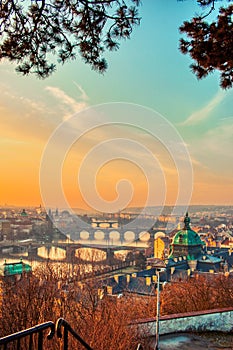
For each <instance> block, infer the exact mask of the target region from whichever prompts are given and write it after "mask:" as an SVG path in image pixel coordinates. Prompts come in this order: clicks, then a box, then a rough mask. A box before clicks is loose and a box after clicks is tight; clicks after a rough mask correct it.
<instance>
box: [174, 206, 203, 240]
mask: <svg viewBox="0 0 233 350" xmlns="http://www.w3.org/2000/svg"><path fill="white" fill-rule="evenodd" d="M189 224H190V218H189V216H188V213H186V216H185V218H184V228H183V230H180V231H178V232H177V233H176V234H175V236H174V238H173V241H172V244H181V245H203V244H204V242H203V241H202V240H201V239H200V237H199V235H198V234H197V233H196V232H195V231H193V230H192V229H191V228H190V226H189Z"/></svg>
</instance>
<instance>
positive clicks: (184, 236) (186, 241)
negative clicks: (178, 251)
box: [172, 229, 205, 245]
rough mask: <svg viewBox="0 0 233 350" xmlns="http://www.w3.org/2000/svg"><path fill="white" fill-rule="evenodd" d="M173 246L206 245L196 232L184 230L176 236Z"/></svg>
mask: <svg viewBox="0 0 233 350" xmlns="http://www.w3.org/2000/svg"><path fill="white" fill-rule="evenodd" d="M172 244H181V245H204V244H205V243H204V242H203V241H202V240H201V239H200V237H199V235H198V234H197V233H196V232H195V231H193V230H191V229H189V230H185V229H183V230H180V231H178V232H177V233H176V234H175V236H174V238H173V241H172Z"/></svg>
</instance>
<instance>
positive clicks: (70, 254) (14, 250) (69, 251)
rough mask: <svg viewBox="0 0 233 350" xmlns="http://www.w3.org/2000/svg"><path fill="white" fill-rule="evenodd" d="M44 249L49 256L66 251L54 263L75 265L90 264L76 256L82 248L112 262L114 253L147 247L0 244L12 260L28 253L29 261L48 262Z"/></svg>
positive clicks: (35, 243)
mask: <svg viewBox="0 0 233 350" xmlns="http://www.w3.org/2000/svg"><path fill="white" fill-rule="evenodd" d="M42 247H44V248H45V249H46V250H47V253H48V256H49V251H50V250H51V249H52V248H59V249H62V250H64V251H65V253H66V254H65V257H64V258H57V259H56V258H55V259H53V260H52V261H54V262H67V263H75V262H79V263H80V262H82V261H83V262H88V260H83V259H80V258H78V257H77V256H76V251H77V250H78V249H82V248H91V249H97V250H101V251H103V252H105V253H106V260H107V261H108V260H110V259H111V258H113V257H114V252H115V251H119V250H129V251H130V250H144V249H145V248H146V247H145V245H143V246H142V245H140V244H139V245H134V246H129V245H108V246H107V245H100V244H98V245H97V244H80V243H73V242H51V243H50V242H46V243H44V242H36V241H34V242H33V241H31V242H11V243H10V242H1V244H0V253H1V255H2V257H3V258H4V257H6V258H10V257H12V256H14V255H15V254H20V253H22V254H23V253H28V256H27V259H31V260H35V261H47V260H48V258H45V257H41V256H40V255H39V254H38V252H39V248H42Z"/></svg>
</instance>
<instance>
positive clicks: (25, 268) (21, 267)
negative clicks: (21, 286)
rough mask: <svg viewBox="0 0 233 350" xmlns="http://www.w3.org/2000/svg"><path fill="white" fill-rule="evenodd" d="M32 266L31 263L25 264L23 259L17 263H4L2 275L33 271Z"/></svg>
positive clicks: (1, 267)
mask: <svg viewBox="0 0 233 350" xmlns="http://www.w3.org/2000/svg"><path fill="white" fill-rule="evenodd" d="M31 271H32V268H31V266H30V265H29V264H25V263H23V262H22V261H20V262H17V263H6V262H5V263H4V264H3V265H2V266H0V275H1V276H14V275H19V274H22V273H23V272H31Z"/></svg>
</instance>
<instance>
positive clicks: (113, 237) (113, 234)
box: [109, 230, 120, 243]
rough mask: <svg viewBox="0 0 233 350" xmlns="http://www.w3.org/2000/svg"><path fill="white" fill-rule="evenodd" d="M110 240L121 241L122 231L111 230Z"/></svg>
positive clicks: (113, 241) (112, 241)
mask: <svg viewBox="0 0 233 350" xmlns="http://www.w3.org/2000/svg"><path fill="white" fill-rule="evenodd" d="M109 240H110V243H115V242H119V240H120V232H119V231H116V230H114V231H111V232H109Z"/></svg>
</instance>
